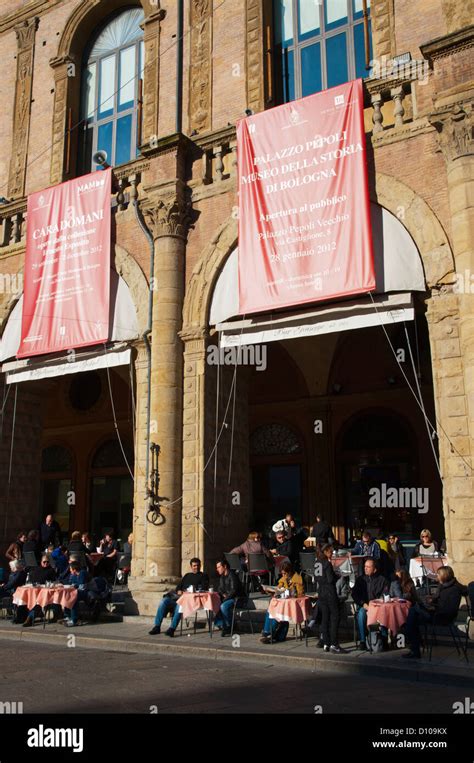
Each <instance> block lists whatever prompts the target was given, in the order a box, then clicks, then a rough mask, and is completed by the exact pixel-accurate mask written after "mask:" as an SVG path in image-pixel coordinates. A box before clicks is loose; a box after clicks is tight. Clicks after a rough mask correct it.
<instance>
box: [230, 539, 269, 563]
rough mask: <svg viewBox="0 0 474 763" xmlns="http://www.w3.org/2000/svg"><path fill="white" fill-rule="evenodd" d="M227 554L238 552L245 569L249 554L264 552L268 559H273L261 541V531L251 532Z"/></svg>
mask: <svg viewBox="0 0 474 763" xmlns="http://www.w3.org/2000/svg"><path fill="white" fill-rule="evenodd" d="M229 554H238V555H239V556H240V557H241V562H242V565H243V567H242V568H243V569H245V570H247V564H248V561H249V554H265V556H266V557H267V558H268V559H271V560H273V556H272V554H271V551H269V550H268V548H265V546H264V545H263V543H262V533H258V532H251V533H249V536H248V538H247V540H246V541H244V542H243V543H241V544H240V546H236V547H235V548H233V549H232V550H231V551H229Z"/></svg>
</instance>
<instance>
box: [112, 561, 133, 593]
mask: <svg viewBox="0 0 474 763" xmlns="http://www.w3.org/2000/svg"><path fill="white" fill-rule="evenodd" d="M131 563H132V555H131V554H119V557H118V561H117V567H116V568H115V576H114V584H113V587H114V588H115V586H116V585H117V575H118V573H119V572H120V571H121V572H123V573H124V574H125V575H126V574H127V573H128V572H130V565H131ZM124 585H125V582H124Z"/></svg>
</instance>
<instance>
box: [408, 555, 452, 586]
mask: <svg viewBox="0 0 474 763" xmlns="http://www.w3.org/2000/svg"><path fill="white" fill-rule="evenodd" d="M447 562H448V557H447V556H425V555H423V556H416V557H415V558H414V559H410V577H411V578H412V580H413V581H414V582H415V583H417V582H418V583H420V585H421V583H422V582H423V577H425V576H426V577H429V578H431V579H432V580H434V579H435V577H436V573H437V571H438V570H439V568H440V567H444V565H445V564H447Z"/></svg>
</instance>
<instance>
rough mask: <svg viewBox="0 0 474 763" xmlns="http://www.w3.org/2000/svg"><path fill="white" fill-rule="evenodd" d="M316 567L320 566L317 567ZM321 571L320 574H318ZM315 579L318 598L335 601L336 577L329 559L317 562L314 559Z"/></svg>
mask: <svg viewBox="0 0 474 763" xmlns="http://www.w3.org/2000/svg"><path fill="white" fill-rule="evenodd" d="M318 565H321V567H319V566H318ZM320 570H321V574H320V575H318V572H319V571H320ZM314 572H315V579H316V582H317V584H318V597H319V598H320V599H324V600H327V599H337V591H336V582H337V575H336V573H335V572H334V568H333V566H332V564H331V562H330V561H329V559H324V560H323V561H319V560H318V559H316V562H315V564H314Z"/></svg>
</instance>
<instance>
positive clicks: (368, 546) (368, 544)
mask: <svg viewBox="0 0 474 763" xmlns="http://www.w3.org/2000/svg"><path fill="white" fill-rule="evenodd" d="M349 553H350V554H353V555H354V556H370V558H371V559H380V546H379V544H378V543H377V542H376V541H375V540H374V539H373V538H372V535H371V534H370V532H369V531H368V530H364V532H363V533H362V538H361V540H358V541H356V544H355V546H354V548H353V549H352V550H351V551H350V552H349Z"/></svg>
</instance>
